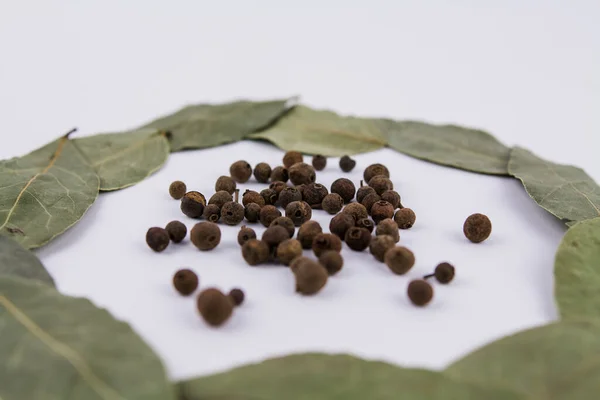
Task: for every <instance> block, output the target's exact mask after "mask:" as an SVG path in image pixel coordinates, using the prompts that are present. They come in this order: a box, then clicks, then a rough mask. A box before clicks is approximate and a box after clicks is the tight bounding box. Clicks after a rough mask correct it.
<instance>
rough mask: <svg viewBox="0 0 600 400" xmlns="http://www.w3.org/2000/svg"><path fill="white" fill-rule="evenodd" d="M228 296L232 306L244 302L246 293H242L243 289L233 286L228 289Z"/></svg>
mask: <svg viewBox="0 0 600 400" xmlns="http://www.w3.org/2000/svg"><path fill="white" fill-rule="evenodd" d="M228 297H229V299H231V301H232V302H233V305H234V306H236V307H239V306H241V305H242V303H243V302H244V299H245V298H246V295H245V294H244V291H243V290H242V289H238V288H235V289H231V290H230V291H229V295H228Z"/></svg>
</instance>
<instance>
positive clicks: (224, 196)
mask: <svg viewBox="0 0 600 400" xmlns="http://www.w3.org/2000/svg"><path fill="white" fill-rule="evenodd" d="M232 200H233V196H232V195H231V193H229V192H227V191H225V190H219V191H218V192H217V193H215V194H213V195H212V196H211V197H210V199H208V204H216V205H217V206H219V208H223V205H224V204H225V203H228V202H230V201H232Z"/></svg>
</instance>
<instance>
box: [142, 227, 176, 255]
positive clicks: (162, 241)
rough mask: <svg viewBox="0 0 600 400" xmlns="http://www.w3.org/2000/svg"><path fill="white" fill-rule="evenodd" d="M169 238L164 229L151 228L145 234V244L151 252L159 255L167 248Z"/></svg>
mask: <svg viewBox="0 0 600 400" xmlns="http://www.w3.org/2000/svg"><path fill="white" fill-rule="evenodd" d="M170 241H171V238H170V237H169V233H168V232H167V230H166V229H163V228H159V227H156V226H155V227H152V228H150V229H148V231H147V232H146V243H147V244H148V247H150V248H151V249H152V250H154V251H156V252H157V253H160V252H161V251H163V250H164V249H166V248H167V247H168V246H169V242H170Z"/></svg>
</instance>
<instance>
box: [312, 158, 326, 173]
mask: <svg viewBox="0 0 600 400" xmlns="http://www.w3.org/2000/svg"><path fill="white" fill-rule="evenodd" d="M312 165H313V167H314V168H315V169H316V170H317V171H323V170H324V169H325V167H326V166H327V158H326V157H324V156H322V155H320V154H317V155H315V156H313V158H312Z"/></svg>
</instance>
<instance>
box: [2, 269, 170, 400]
mask: <svg viewBox="0 0 600 400" xmlns="http://www.w3.org/2000/svg"><path fill="white" fill-rule="evenodd" d="M0 326H1V327H2V340H0V359H2V362H1V363H0V382H2V384H1V385H0V398H2V399H3V400H23V399H61V400H62V399H64V400H80V399H85V400H95V399H103V400H109V399H110V400H113V399H115V400H116V399H119V400H125V399H126V400H135V399H140V400H141V399H144V400H152V399H156V400H170V399H174V393H173V386H172V385H171V384H170V383H169V382H168V380H167V378H166V376H165V371H164V368H163V365H162V363H161V361H160V359H159V358H158V357H157V356H156V355H155V354H154V352H153V351H152V349H150V347H148V345H146V344H145V343H144V342H143V341H142V339H141V338H140V337H139V336H138V335H136V334H135V332H134V331H133V330H132V329H131V327H130V326H129V325H128V324H126V323H123V322H120V321H117V320H115V319H114V318H113V317H112V316H111V315H110V314H109V313H108V312H107V311H106V310H104V309H100V308H97V307H95V306H94V305H93V304H92V303H91V302H90V301H89V300H87V299H83V298H75V297H69V296H63V295H61V294H60V293H59V292H58V291H56V290H55V289H54V288H51V287H50V286H47V285H44V284H42V283H39V282H37V281H34V280H26V279H22V278H18V277H11V276H0Z"/></svg>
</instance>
